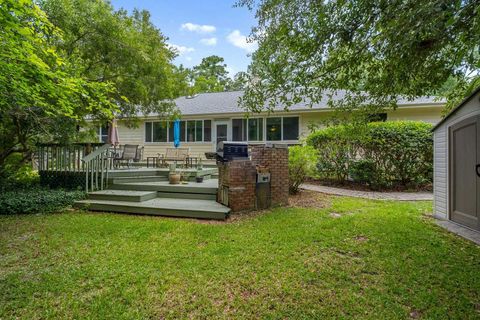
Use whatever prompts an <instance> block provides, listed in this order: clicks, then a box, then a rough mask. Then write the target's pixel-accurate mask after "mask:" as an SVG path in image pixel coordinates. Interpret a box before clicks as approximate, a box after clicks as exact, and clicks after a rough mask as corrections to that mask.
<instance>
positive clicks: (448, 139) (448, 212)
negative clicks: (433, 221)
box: [433, 87, 480, 231]
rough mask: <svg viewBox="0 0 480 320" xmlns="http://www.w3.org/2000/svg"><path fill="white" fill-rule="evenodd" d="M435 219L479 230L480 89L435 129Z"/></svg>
mask: <svg viewBox="0 0 480 320" xmlns="http://www.w3.org/2000/svg"><path fill="white" fill-rule="evenodd" d="M433 141H434V142H433V150H434V157H433V166H434V170H433V171H434V176H433V192H434V215H435V217H436V218H439V219H443V220H450V221H452V222H454V223H457V224H460V225H462V226H465V227H468V228H470V229H473V230H476V231H480V87H479V88H477V89H476V90H475V91H474V92H473V93H472V94H471V95H470V96H469V97H467V98H466V99H465V100H463V101H462V102H461V103H460V104H459V105H458V106H457V107H455V108H454V109H453V110H452V111H451V112H450V113H449V114H448V115H447V116H445V118H443V119H442V120H441V121H440V122H439V123H438V124H437V125H436V126H435V127H434V129H433Z"/></svg>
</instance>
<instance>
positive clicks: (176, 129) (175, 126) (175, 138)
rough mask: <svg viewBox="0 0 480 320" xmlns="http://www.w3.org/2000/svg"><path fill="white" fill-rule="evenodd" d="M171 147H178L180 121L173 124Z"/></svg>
mask: <svg viewBox="0 0 480 320" xmlns="http://www.w3.org/2000/svg"><path fill="white" fill-rule="evenodd" d="M173 145H174V146H175V148H178V147H180V120H178V119H177V120H175V122H174V123H173Z"/></svg>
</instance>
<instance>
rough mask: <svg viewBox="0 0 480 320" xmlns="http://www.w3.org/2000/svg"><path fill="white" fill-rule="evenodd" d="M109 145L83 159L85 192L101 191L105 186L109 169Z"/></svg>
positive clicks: (110, 158) (110, 159)
mask: <svg viewBox="0 0 480 320" xmlns="http://www.w3.org/2000/svg"><path fill="white" fill-rule="evenodd" d="M110 147H111V145H110V144H104V145H103V146H101V147H99V148H98V149H96V150H95V151H93V152H92V153H90V154H88V155H86V156H85V157H83V159H82V162H83V167H84V170H85V191H86V192H88V191H94V190H103V189H105V188H106V186H107V181H108V169H109V168H110V167H111V161H112V157H110Z"/></svg>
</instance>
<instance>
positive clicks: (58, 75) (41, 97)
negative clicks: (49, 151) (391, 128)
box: [0, 0, 116, 177]
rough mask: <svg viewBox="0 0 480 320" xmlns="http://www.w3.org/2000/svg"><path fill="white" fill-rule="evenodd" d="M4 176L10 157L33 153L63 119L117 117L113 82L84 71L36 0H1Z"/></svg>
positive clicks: (0, 150) (0, 153) (0, 156)
mask: <svg viewBox="0 0 480 320" xmlns="http://www.w3.org/2000/svg"><path fill="white" fill-rule="evenodd" d="M0 25H1V28H0V38H1V39H2V40H1V41H0V57H1V59H0V177H2V176H4V175H5V172H3V170H4V169H5V161H6V159H7V158H8V157H9V156H10V155H11V154H13V153H21V154H22V158H21V159H20V161H21V162H26V161H28V160H29V159H30V158H31V146H32V144H33V143H35V141H37V140H39V139H41V138H45V137H48V135H49V134H50V133H51V132H57V131H58V127H57V125H58V124H59V123H66V122H68V121H69V119H71V120H74V121H79V120H81V119H83V117H84V116H85V115H87V114H96V115H100V116H102V117H106V118H108V117H111V115H112V111H114V110H115V108H116V107H115V105H114V104H113V103H112V102H111V100H110V99H109V98H108V95H110V94H111V93H112V90H113V89H112V87H111V86H110V84H109V83H108V82H105V83H99V82H95V81H90V80H89V79H87V78H85V77H83V76H82V75H81V74H80V72H79V70H78V68H77V64H76V63H73V62H72V61H70V60H68V59H66V57H65V55H64V54H63V52H62V51H60V50H58V49H57V47H56V46H55V45H54V43H58V42H61V41H62V38H61V31H60V30H59V29H57V28H56V27H55V26H54V25H53V24H52V23H51V22H50V21H49V20H48V19H47V17H46V15H45V13H44V12H43V11H42V10H40V9H39V7H38V6H37V5H35V4H34V3H33V2H32V1H30V0H21V1H17V0H4V1H2V4H1V5H0Z"/></svg>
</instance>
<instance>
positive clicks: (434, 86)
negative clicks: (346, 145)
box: [237, 0, 480, 111]
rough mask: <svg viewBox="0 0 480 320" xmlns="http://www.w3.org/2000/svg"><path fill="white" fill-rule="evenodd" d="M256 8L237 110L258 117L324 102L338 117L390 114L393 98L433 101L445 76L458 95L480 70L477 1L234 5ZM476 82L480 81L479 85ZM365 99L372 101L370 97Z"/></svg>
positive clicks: (251, 1)
mask: <svg viewBox="0 0 480 320" xmlns="http://www.w3.org/2000/svg"><path fill="white" fill-rule="evenodd" d="M237 5H240V6H247V7H248V8H249V9H251V10H255V11H256V17H257V19H258V25H257V26H256V27H255V28H253V30H252V35H251V40H252V41H257V42H258V43H259V49H258V50H257V51H256V52H255V53H254V54H253V60H252V64H251V66H250V72H251V73H252V79H257V80H256V81H252V84H253V85H252V86H249V87H248V88H247V91H246V94H245V96H244V98H243V101H242V103H243V104H244V106H245V107H246V108H247V109H248V110H249V111H261V110H262V108H263V106H264V102H265V101H267V102H269V108H273V107H274V106H275V105H278V103H279V102H281V103H283V104H285V105H286V106H287V107H288V106H290V105H292V104H294V103H298V102H300V101H304V102H305V103H307V104H312V103H315V102H318V101H319V100H320V99H321V98H322V96H324V95H328V94H333V93H335V90H339V89H343V90H348V93H347V96H346V97H345V98H343V99H340V100H338V99H335V97H331V96H330V97H329V98H330V102H331V105H332V106H333V107H337V108H340V109H342V110H345V109H346V110H354V109H357V108H358V106H363V107H364V108H372V109H377V108H392V107H394V106H395V105H396V100H397V99H398V97H399V95H401V96H404V97H406V98H409V99H410V98H414V97H418V96H423V95H432V94H436V93H442V92H439V89H441V87H442V86H443V84H444V83H445V82H446V81H447V80H448V79H449V78H450V77H452V76H453V77H456V78H457V79H458V80H459V82H458V83H459V85H456V86H454V87H452V89H453V90H452V91H451V92H450V93H449V94H447V95H446V96H447V97H448V98H449V100H450V101H452V100H455V99H458V98H461V97H464V96H465V95H466V87H467V86H468V85H469V84H470V83H473V82H475V81H477V80H478V79H479V78H480V76H479V72H478V71H479V69H480V54H479V53H478V44H479V43H480V32H479V27H478V26H479V25H480V14H479V6H478V1H477V0H466V1H437V0H424V1H416V0H407V1H395V2H384V1H355V0H334V1H307V2H305V1H302V0H238V1H237ZM477 84H478V82H477ZM366 93H368V96H367V95H366Z"/></svg>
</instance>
